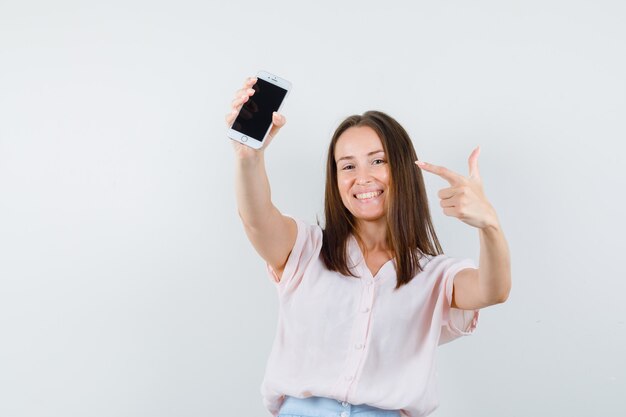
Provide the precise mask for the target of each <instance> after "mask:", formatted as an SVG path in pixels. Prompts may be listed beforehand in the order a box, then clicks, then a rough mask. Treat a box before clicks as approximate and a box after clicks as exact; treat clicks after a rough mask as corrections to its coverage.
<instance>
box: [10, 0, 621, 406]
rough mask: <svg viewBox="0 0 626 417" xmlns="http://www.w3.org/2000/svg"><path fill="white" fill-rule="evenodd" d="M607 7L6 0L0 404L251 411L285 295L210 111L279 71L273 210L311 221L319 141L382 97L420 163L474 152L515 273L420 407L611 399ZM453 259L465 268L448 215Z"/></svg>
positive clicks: (616, 128) (533, 2)
mask: <svg viewBox="0 0 626 417" xmlns="http://www.w3.org/2000/svg"><path fill="white" fill-rule="evenodd" d="M625 21H626V3H624V2H623V1H617V0H616V1H598V0H596V1H565V0H560V1H556V0H541V1H537V0H526V1H495V0H493V1H486V0H481V1H471V2H469V1H431V2H409V1H407V2H396V1H385V2H380V1H376V2H370V1H363V0H361V1H353V2H342V1H338V0H337V1H331V2H319V1H318V2H314V3H310V4H309V3H304V2H297V1H286V0H275V1H271V2H262V1H256V2H252V1H248V2H241V1H239V2H237V1H232V2H227V1H221V2H211V1H199V0H198V1H176V2H173V1H172V2H155V1H147V0H135V1H128V0H126V1H107V2H95V1H92V2H80V1H66V0H57V1H54V2H46V1H39V2H36V1H8V0H0V415H2V416H7V417H9V416H11V417H12V416H16V417H17V416H19V417H22V416H29V417H31V416H32V417H35V416H37V417H39V416H59V417H61V416H63V417H68V416H120V417H121V416H124V417H125V416H129V417H130V416H209V415H210V416H214V415H216V416H217V415H220V416H231V415H239V416H264V415H269V414H268V413H267V412H266V411H265V410H264V408H263V406H262V403H261V398H260V394H259V385H260V383H261V380H262V376H263V372H264V368H265V361H266V359H267V356H268V354H269V350H270V347H271V343H272V340H273V337H274V330H275V325H276V314H277V300H276V294H275V290H274V288H273V287H272V284H271V283H270V282H269V280H268V278H267V277H266V275H265V271H264V265H263V263H262V261H261V260H260V259H259V258H258V256H257V255H256V254H255V253H254V251H253V249H252V248H251V246H250V244H249V243H248V242H247V240H246V238H245V235H244V233H243V230H242V227H241V225H240V222H239V218H238V216H237V211H236V206H235V198H234V191H233V155H232V148H231V144H230V143H229V140H228V139H227V138H226V130H225V124H224V114H225V113H226V112H227V111H228V107H229V104H230V101H231V99H232V98H233V94H234V92H235V90H237V89H238V88H239V86H240V85H241V83H242V82H243V80H244V78H245V77H247V76H249V75H253V74H254V73H255V72H256V71H257V70H259V69H265V70H268V71H270V72H274V73H276V74H277V75H279V76H282V77H284V78H286V79H288V80H290V81H291V82H292V83H293V90H292V92H291V94H290V96H289V98H288V101H287V102H286V104H285V107H284V114H285V115H286V117H287V120H288V124H287V126H286V127H285V128H284V129H283V130H282V131H281V133H280V135H279V137H277V138H276V140H275V141H274V143H273V144H272V146H271V147H270V149H269V150H268V151H267V167H268V173H269V176H270V180H271V184H272V192H273V198H274V202H275V204H276V205H277V206H278V207H279V208H280V209H281V210H282V211H283V212H285V213H289V214H292V215H296V216H298V217H300V218H302V219H304V220H306V221H307V222H315V221H316V216H317V217H319V218H320V219H321V214H322V198H323V182H324V169H323V163H324V158H325V152H326V146H327V144H328V141H329V139H330V136H331V134H332V132H333V130H334V128H335V127H336V126H337V124H338V123H339V122H340V121H341V120H342V119H343V118H344V117H345V116H348V115H350V114H353V113H361V112H363V111H365V110H368V109H378V110H383V111H385V112H387V113H389V114H391V115H392V116H394V117H395V118H397V120H398V121H400V122H401V123H402V124H403V125H404V126H405V127H406V129H407V130H408V131H409V133H410V134H411V136H412V138H413V140H414V143H415V146H416V149H417V152H418V156H419V157H420V159H423V160H425V161H429V162H432V163H435V164H440V165H445V166H447V167H448V168H450V169H453V170H455V171H457V172H459V173H463V174H467V170H468V168H467V157H468V156H469V154H470V152H471V150H472V149H473V148H474V147H475V146H476V145H480V146H481V148H482V153H481V157H480V160H479V163H480V169H481V174H482V177H483V179H484V184H485V189H486V192H487V195H488V197H489V198H490V199H491V201H492V203H493V204H494V206H495V207H496V209H497V210H498V213H499V216H500V219H501V222H502V225H503V228H504V230H505V233H506V235H507V238H508V240H509V243H510V248H511V252H512V262H513V280H514V286H513V291H512V293H511V296H510V299H509V301H508V302H507V303H505V304H503V305H499V306H495V307H491V308H488V309H485V310H484V311H483V312H482V314H481V320H480V324H479V329H478V330H477V333H476V334H475V335H474V336H472V337H469V338H464V339H462V340H459V341H456V342H454V343H452V344H449V345H445V346H443V347H442V348H441V349H440V356H439V365H440V380H441V382H440V391H441V407H440V408H439V410H437V411H436V412H435V413H434V416H436V417H453V416H454V417H457V416H470V417H471V416H484V417H491V416H493V417H500V416H510V417H517V416H519V417H526V416H569V417H587V416H605V417H617V416H624V415H626V399H625V398H626V397H625V396H624V393H625V392H626V360H625V356H624V352H625V351H626V324H625V315H626V306H625V303H624V294H625V293H626V284H625V281H624V278H625V274H624V268H623V263H622V262H623V260H624V248H625V247H626V245H625V244H624V232H625V231H626V227H625V221H624V202H625V199H624V185H625V184H624V183H625V177H626V176H625V175H624V172H623V171H624V164H623V162H622V160H623V158H624V153H625V152H624V151H625V150H626V146H625V145H624V141H625V139H626V82H625V78H626V77H625V75H624V74H626V54H625V53H624V51H625V49H624V48H625V43H626V42H625V41H626V25H625V23H624V22H625ZM426 175H427V176H426V181H427V188H428V191H429V195H430V198H431V206H432V208H433V211H434V222H435V226H436V228H437V230H438V234H439V238H440V240H441V241H442V245H443V247H444V250H445V251H446V252H447V253H448V254H449V255H451V256H458V257H470V258H473V259H474V260H476V261H477V260H478V253H479V252H478V235H477V232H476V231H475V230H474V229H472V228H471V227H469V226H467V225H465V224H463V223H461V222H460V221H458V220H456V219H453V218H449V217H445V216H444V215H443V214H442V213H441V211H440V209H439V208H438V205H437V203H438V201H437V198H436V192H437V190H438V189H440V188H443V187H444V186H445V185H446V183H445V182H444V181H443V180H441V179H439V178H436V177H433V176H431V175H429V174H426Z"/></svg>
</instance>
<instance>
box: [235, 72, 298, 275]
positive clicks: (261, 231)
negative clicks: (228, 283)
mask: <svg viewBox="0 0 626 417" xmlns="http://www.w3.org/2000/svg"><path fill="white" fill-rule="evenodd" d="M255 82H256V78H249V79H248V80H246V82H245V84H244V86H243V88H242V89H241V90H239V91H237V93H236V96H235V99H234V100H233V101H232V104H231V112H230V113H228V114H227V115H226V123H227V124H228V126H232V124H233V122H234V121H235V118H236V117H237V114H238V113H239V111H240V110H241V107H242V106H243V104H244V103H245V102H246V101H248V99H249V97H250V96H251V95H253V94H254V90H253V89H252V86H253V85H254V83H255ZM284 125H285V117H284V116H282V115H279V114H277V113H275V114H274V116H273V120H272V128H271V129H270V133H269V135H268V137H267V138H266V139H265V143H264V144H263V147H262V148H261V149H259V150H255V149H252V148H250V147H248V146H245V145H242V144H241V143H239V142H236V141H232V143H233V147H234V149H235V190H236V194H237V206H238V208H239V216H240V217H241V221H242V222H243V226H244V229H245V231H246V234H247V235H248V239H250V242H251V243H252V245H253V246H254V248H255V249H256V251H257V252H258V253H259V255H261V257H262V258H263V259H264V260H265V261H266V262H267V263H268V264H269V265H270V266H271V267H272V269H274V271H275V272H276V275H277V276H278V277H281V276H282V272H283V270H284V268H285V263H286V262H287V258H288V257H289V254H290V253H291V250H292V249H293V246H294V244H295V242H296V234H297V226H296V223H295V221H294V220H293V219H292V218H290V217H287V216H283V215H282V214H281V212H280V211H279V210H278V209H277V208H276V207H275V206H274V204H273V203H272V198H271V191H270V184H269V180H268V178H267V173H266V171H265V149H266V148H267V146H268V145H269V143H270V142H271V141H272V139H273V138H274V136H276V134H277V133H278V131H279V130H280V128H281V127H283V126H284Z"/></svg>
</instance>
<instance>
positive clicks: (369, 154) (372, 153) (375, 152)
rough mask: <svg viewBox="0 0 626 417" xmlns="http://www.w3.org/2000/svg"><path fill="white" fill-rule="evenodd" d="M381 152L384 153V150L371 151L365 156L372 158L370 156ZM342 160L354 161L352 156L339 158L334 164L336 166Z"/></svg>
mask: <svg viewBox="0 0 626 417" xmlns="http://www.w3.org/2000/svg"><path fill="white" fill-rule="evenodd" d="M381 152H382V153H385V151H384V150H382V149H380V150H378V151H372V152H370V153H368V154H367V156H372V155H375V154H377V153H381ZM344 159H354V156H352V155H348V156H342V157H341V158H339V159H337V161H336V162H335V163H336V164H338V163H339V162H340V161H343V160H344Z"/></svg>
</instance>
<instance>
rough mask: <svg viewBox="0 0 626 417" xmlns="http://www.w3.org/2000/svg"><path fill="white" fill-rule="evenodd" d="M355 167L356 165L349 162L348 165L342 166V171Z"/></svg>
mask: <svg viewBox="0 0 626 417" xmlns="http://www.w3.org/2000/svg"><path fill="white" fill-rule="evenodd" d="M353 168H354V165H352V164H348V165H344V166H343V167H342V168H341V170H342V171H347V170H349V169H353Z"/></svg>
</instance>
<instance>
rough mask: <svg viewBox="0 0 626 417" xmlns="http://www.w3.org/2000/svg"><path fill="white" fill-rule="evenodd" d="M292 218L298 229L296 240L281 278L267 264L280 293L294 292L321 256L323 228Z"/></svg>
mask: <svg viewBox="0 0 626 417" xmlns="http://www.w3.org/2000/svg"><path fill="white" fill-rule="evenodd" d="M290 217H291V216H290ZM292 219H293V220H294V221H295V222H296V226H297V229H298V231H297V235H296V242H295V243H294V245H293V249H292V250H291V252H290V253H289V257H288V258H287V263H286V264H285V269H284V270H283V274H282V276H281V278H280V280H279V278H278V276H277V275H276V272H275V271H274V269H273V268H272V267H271V266H270V265H269V264H267V272H268V274H269V278H270V280H271V281H272V282H273V283H274V284H275V285H276V288H277V290H278V293H279V295H284V294H285V293H288V292H292V291H294V290H295V289H296V288H297V287H298V285H299V284H300V282H301V281H302V279H303V278H304V276H305V274H306V272H307V271H308V270H309V269H310V267H311V265H312V264H313V263H314V262H315V261H316V260H317V259H318V258H319V254H320V251H321V247H322V229H321V228H320V227H319V226H318V225H307V224H305V223H304V222H303V221H301V220H299V219H296V218H293V217H292Z"/></svg>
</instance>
